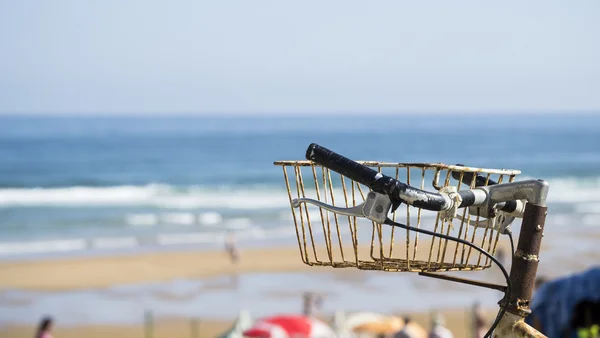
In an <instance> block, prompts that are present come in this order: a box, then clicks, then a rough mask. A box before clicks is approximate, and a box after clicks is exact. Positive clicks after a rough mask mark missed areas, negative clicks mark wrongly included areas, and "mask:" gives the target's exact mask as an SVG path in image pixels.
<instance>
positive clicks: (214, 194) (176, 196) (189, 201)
mask: <svg viewBox="0 0 600 338" xmlns="http://www.w3.org/2000/svg"><path fill="white" fill-rule="evenodd" d="M549 183H550V193H549V195H548V200H549V202H559V203H590V202H600V194H599V193H598V191H599V190H600V177H590V178H575V177H565V178H558V179H550V180H549ZM306 193H307V194H310V193H312V191H311V190H307V191H306ZM321 194H322V196H321V197H322V199H323V200H324V192H321ZM335 196H336V202H337V203H336V204H337V205H339V206H343V205H344V200H343V194H342V192H341V191H336V192H335ZM307 197H312V198H314V197H316V196H307ZM328 197H329V196H328ZM0 206H4V207H18V206H153V207H160V208H172V209H195V208H206V209H213V210H215V209H217V210H218V209H248V210H251V209H265V208H289V199H288V195H287V192H286V191H285V190H284V189H265V188H259V189H250V188H243V189H239V190H230V191H227V190H224V189H206V188H201V187H188V188H181V189H179V188H176V187H173V186H169V185H161V184H149V185H144V186H127V185H126V186H114V187H69V188H19V189H0ZM138 220H139V219H138ZM134 223H135V221H134Z"/></svg>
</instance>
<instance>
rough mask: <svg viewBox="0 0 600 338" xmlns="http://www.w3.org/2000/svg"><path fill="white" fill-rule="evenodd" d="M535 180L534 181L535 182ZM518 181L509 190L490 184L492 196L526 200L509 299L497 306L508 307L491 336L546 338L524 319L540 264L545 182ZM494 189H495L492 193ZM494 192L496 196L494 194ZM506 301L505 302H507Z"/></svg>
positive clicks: (513, 264)
mask: <svg viewBox="0 0 600 338" xmlns="http://www.w3.org/2000/svg"><path fill="white" fill-rule="evenodd" d="M535 182H537V183H535ZM519 183H521V182H513V183H509V184H510V185H512V191H511V189H509V188H510V187H509V188H506V185H508V184H506V185H504V188H503V187H502V186H503V185H497V186H490V187H489V188H490V189H489V190H490V196H491V199H494V198H497V199H508V198H515V197H517V198H522V199H525V200H527V204H526V205H525V211H524V213H523V221H522V223H521V231H520V233H519V242H518V244H517V249H516V252H515V253H514V254H513V258H512V265H511V269H510V281H511V285H512V292H511V295H510V299H502V300H501V301H500V306H505V305H506V306H507V313H505V314H504V316H503V318H502V319H501V321H500V324H499V325H498V329H497V333H494V337H545V336H544V335H543V334H541V333H540V332H538V331H537V330H535V329H533V328H532V327H530V326H529V325H527V324H526V323H525V322H524V318H525V317H527V316H528V315H529V314H530V313H531V310H530V309H529V302H530V301H531V296H532V294H533V286H534V282H535V277H536V274H537V268H538V263H539V253H540V246H541V243H542V237H543V236H544V225H545V222H546V215H547V213H548V208H547V207H546V197H547V194H548V183H547V182H545V181H542V180H538V181H528V182H527V183H525V184H523V185H521V186H520V187H519V186H515V184H517V185H518V184H519ZM494 190H496V191H495V192H494ZM494 195H495V197H493V196H494ZM506 302H508V304H506Z"/></svg>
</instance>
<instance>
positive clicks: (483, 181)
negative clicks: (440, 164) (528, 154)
mask: <svg viewBox="0 0 600 338" xmlns="http://www.w3.org/2000/svg"><path fill="white" fill-rule="evenodd" d="M457 166H461V167H463V166H464V165H462V164H457ZM473 176H475V178H474V179H475V187H476V188H477V187H483V186H486V185H487V186H491V185H496V184H498V182H496V181H494V180H492V179H490V178H485V177H484V176H482V175H479V174H477V173H469V172H463V173H460V172H457V171H453V172H452V178H454V179H455V180H457V181H462V183H463V184H467V185H469V186H470V185H471V182H473ZM499 207H500V210H502V211H505V212H508V213H511V212H513V211H515V210H517V208H518V203H517V201H506V202H502V204H501V205H499Z"/></svg>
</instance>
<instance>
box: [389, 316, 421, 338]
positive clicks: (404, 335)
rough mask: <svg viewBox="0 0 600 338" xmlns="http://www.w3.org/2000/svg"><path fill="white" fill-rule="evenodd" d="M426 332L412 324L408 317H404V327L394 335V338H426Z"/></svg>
mask: <svg viewBox="0 0 600 338" xmlns="http://www.w3.org/2000/svg"><path fill="white" fill-rule="evenodd" d="M426 337H427V331H426V330H424V329H423V328H422V327H421V326H419V325H418V324H417V323H415V322H413V321H412V319H411V318H410V317H404V326H403V327H402V330H400V331H398V332H396V333H395V334H394V338H426Z"/></svg>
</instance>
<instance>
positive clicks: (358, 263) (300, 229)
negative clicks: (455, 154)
mask: <svg viewBox="0 0 600 338" xmlns="http://www.w3.org/2000/svg"><path fill="white" fill-rule="evenodd" d="M357 162H359V163H361V164H364V165H366V166H368V167H371V168H374V169H375V170H378V171H379V172H381V173H383V174H386V175H388V176H391V177H395V178H396V179H399V180H400V181H403V182H404V183H407V184H409V185H412V186H414V187H417V188H420V189H424V190H440V189H442V187H447V186H455V187H456V188H457V189H459V190H462V189H470V188H472V187H474V186H475V177H476V175H470V176H469V177H472V178H473V180H472V182H470V185H469V184H464V183H462V184H461V181H464V180H463V176H464V175H465V174H466V173H477V174H479V175H481V176H483V177H485V178H486V180H485V182H486V183H485V184H486V185H487V183H488V181H496V182H497V183H502V182H512V181H513V180H514V179H515V177H516V176H517V175H519V174H520V171H518V170H504V169H481V168H471V167H464V166H452V165H445V164H441V163H382V162H369V161H357ZM274 164H275V165H277V166H281V167H282V168H283V175H284V178H285V183H286V187H287V191H288V196H289V200H290V206H291V211H292V217H293V220H294V224H295V227H296V235H297V238H298V245H299V249H300V254H301V257H302V261H303V262H304V263H305V264H308V265H311V266H332V267H336V268H345V267H353V268H358V269H362V270H383V271H410V272H421V271H426V272H438V271H469V270H471V271H472V270H482V269H485V268H488V267H490V266H491V264H492V262H491V260H489V258H487V257H485V256H483V255H482V254H481V253H479V252H478V251H476V250H472V248H471V247H469V246H467V245H464V244H460V243H456V242H454V241H449V240H447V239H441V238H437V237H432V236H427V235H423V234H420V236H419V234H418V233H416V232H415V231H410V230H405V229H401V228H396V227H391V226H388V225H385V224H384V225H382V224H377V223H375V222H371V221H369V220H366V219H363V218H357V217H352V216H343V215H338V214H335V213H332V212H331V211H328V210H326V209H323V208H320V207H318V206H316V205H312V204H300V206H299V207H297V208H294V207H293V206H292V200H293V199H294V198H304V197H307V198H312V199H315V200H318V201H321V202H324V203H327V204H329V205H333V206H337V207H343V208H347V207H353V206H356V205H358V204H360V203H362V202H363V201H364V200H365V196H366V195H367V193H368V192H369V188H367V187H366V186H363V185H360V184H358V183H356V182H354V181H352V180H350V179H348V178H347V177H345V176H343V175H340V174H337V173H336V172H333V171H330V170H329V169H327V168H324V167H322V166H320V165H317V164H315V163H313V162H311V161H277V162H275V163H274ZM452 173H458V174H455V175H459V176H460V180H455V179H453V178H452V176H453V175H452ZM390 218H392V219H393V220H394V221H396V222H400V223H403V224H406V225H410V226H413V227H417V228H421V229H427V230H430V231H434V232H436V233H439V234H445V235H450V236H453V237H458V238H461V239H464V240H466V241H468V242H470V243H473V244H475V245H477V246H479V247H481V248H483V249H484V250H485V251H487V252H489V253H491V254H495V252H496V248H497V246H498V240H499V233H498V232H497V231H495V230H493V228H492V227H493V225H494V224H495V223H496V222H501V221H502V219H501V218H503V215H502V214H499V215H497V216H495V217H492V218H489V219H484V218H483V217H481V216H479V215H478V214H476V215H471V213H470V212H469V211H468V209H467V208H464V209H459V212H458V214H457V216H456V218H453V219H444V217H440V214H439V213H437V212H433V211H428V210H424V209H420V208H416V207H412V206H408V205H406V204H402V205H401V206H400V207H399V208H398V209H397V210H396V211H395V212H394V213H393V214H392V215H391V216H390ZM482 224H488V225H489V224H491V225H492V226H491V227H490V226H481V225H482Z"/></svg>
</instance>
